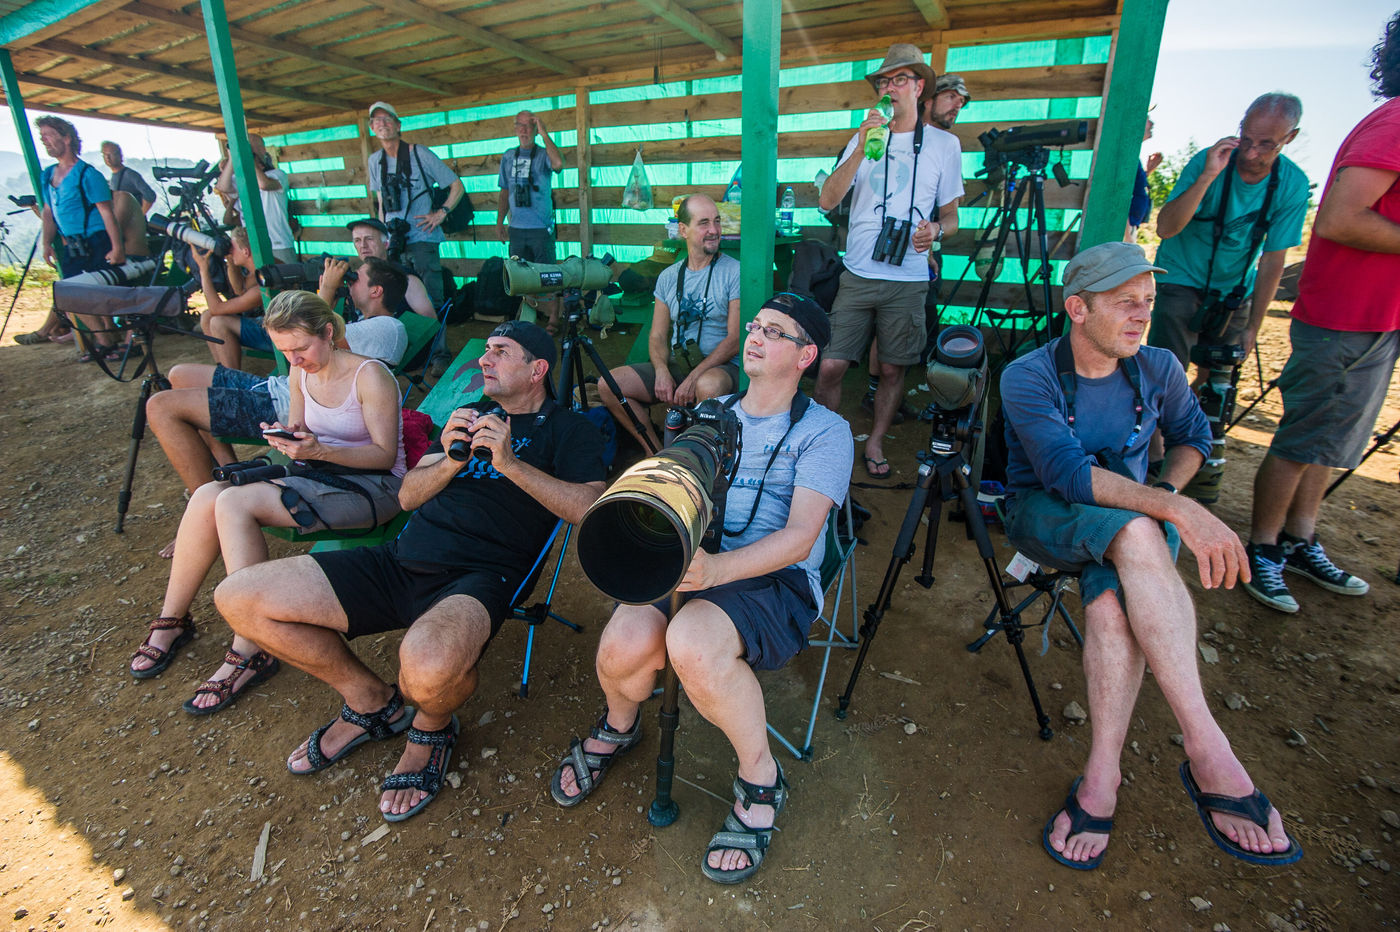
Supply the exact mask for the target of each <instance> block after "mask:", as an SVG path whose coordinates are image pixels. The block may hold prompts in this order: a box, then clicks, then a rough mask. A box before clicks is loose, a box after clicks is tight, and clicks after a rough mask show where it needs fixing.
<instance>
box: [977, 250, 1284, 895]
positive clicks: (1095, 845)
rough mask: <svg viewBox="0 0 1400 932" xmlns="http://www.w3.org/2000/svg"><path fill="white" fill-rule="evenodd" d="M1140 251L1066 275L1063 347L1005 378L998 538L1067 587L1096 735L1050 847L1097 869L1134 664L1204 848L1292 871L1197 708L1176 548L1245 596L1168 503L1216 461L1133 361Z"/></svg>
mask: <svg viewBox="0 0 1400 932" xmlns="http://www.w3.org/2000/svg"><path fill="white" fill-rule="evenodd" d="M1161 271H1162V269H1161V268H1159V267H1157V266H1154V265H1151V264H1150V263H1149V262H1148V261H1147V258H1146V257H1145V256H1144V255H1143V252H1142V249H1141V248H1140V247H1139V246H1137V245H1136V244H1133V243H1122V242H1117V243H1103V244H1100V245H1098V246H1094V247H1092V248H1090V249H1086V250H1084V251H1083V252H1081V253H1079V255H1077V256H1075V257H1074V258H1073V259H1071V260H1070V262H1069V263H1068V264H1067V265H1066V266H1065V272H1064V290H1065V313H1066V314H1067V315H1068V317H1069V319H1070V321H1071V323H1072V326H1071V328H1070V332H1069V334H1068V335H1067V336H1064V337H1061V338H1059V339H1057V340H1053V341H1051V343H1050V345H1049V346H1046V347H1042V348H1040V349H1037V350H1035V351H1033V352H1031V353H1028V354H1026V355H1025V356H1022V357H1021V358H1020V359H1018V360H1016V361H1015V362H1013V363H1012V364H1011V365H1009V366H1007V368H1006V371H1005V373H1004V374H1003V376H1002V380H1001V392H1002V404H1003V410H1004V411H1005V414H1006V440H1007V448H1008V456H1009V462H1008V465H1007V479H1008V485H1009V486H1010V496H1009V501H1008V515H1007V535H1008V536H1009V537H1010V538H1011V540H1012V542H1013V543H1014V544H1015V545H1016V546H1017V547H1018V548H1020V549H1021V550H1022V551H1023V552H1024V553H1025V554H1026V555H1027V556H1029V557H1030V558H1032V559H1033V560H1036V561H1039V562H1040V563H1043V564H1047V565H1049V566H1052V567H1055V568H1057V569H1061V570H1067V571H1071V572H1078V573H1079V574H1080V579H1079V591H1080V597H1081V601H1082V602H1083V605H1084V675H1085V679H1086V681H1087V683H1088V696H1089V715H1090V717H1091V718H1092V719H1093V729H1094V730H1093V738H1092V743H1091V745H1090V749H1089V761H1088V763H1087V765H1086V766H1085V770H1084V776H1083V777H1082V778H1080V779H1077V780H1075V781H1074V784H1073V785H1072V786H1071V788H1070V793H1069V797H1068V798H1067V799H1066V800H1065V804H1064V806H1063V807H1062V808H1061V809H1060V810H1059V811H1057V812H1056V813H1055V815H1054V816H1052V817H1051V818H1050V821H1049V822H1048V823H1046V826H1045V830H1044V832H1043V835H1042V843H1043V844H1044V846H1045V850H1046V851H1047V852H1049V854H1050V856H1051V857H1052V858H1054V859H1055V860H1056V861H1059V862H1060V863H1062V864H1065V865H1066V866H1068V867H1073V868H1076V869H1078V870H1090V869H1093V868H1095V867H1097V866H1098V865H1099V863H1100V861H1101V860H1102V858H1103V853H1104V849H1105V848H1106V847H1107V845H1108V836H1109V832H1110V831H1111V830H1112V828H1113V819H1112V814H1113V812H1114V810H1115V808H1116V807H1117V803H1118V785H1119V783H1120V781H1121V771H1120V769H1119V758H1120V757H1121V755H1122V750H1123V741H1124V738H1125V737H1126V736H1127V733H1128V726H1129V723H1130V721H1131V719H1132V715H1133V707H1134V705H1135V704H1136V702H1137V697H1138V691H1139V689H1140V688H1141V686H1142V676H1143V670H1144V668H1145V666H1150V667H1151V668H1152V673H1153V677H1154V678H1155V679H1156V681H1157V683H1158V685H1160V686H1161V688H1162V693H1163V696H1164V697H1165V698H1166V700H1167V704H1168V705H1169V706H1170V707H1171V710H1172V713H1173V714H1174V715H1175V716H1176V720H1177V722H1178V724H1179V725H1180V727H1181V732H1182V735H1183V737H1184V739H1185V740H1184V746H1185V749H1186V754H1187V757H1188V760H1187V762H1185V763H1183V764H1182V765H1181V776H1182V780H1183V782H1184V783H1185V784H1186V787H1187V791H1188V793H1190V794H1191V797H1192V799H1193V801H1195V803H1196V806H1197V810H1198V812H1199V814H1200V816H1201V819H1202V821H1203V822H1204V824H1205V826H1206V829H1207V831H1208V832H1209V834H1210V836H1211V838H1212V840H1214V841H1215V843H1216V844H1217V845H1219V846H1220V848H1221V849H1222V850H1224V851H1226V852H1227V853H1229V854H1231V855H1233V856H1235V857H1238V858H1241V859H1243V860H1245V861H1250V862H1254V863H1271V864H1285V863H1290V862H1292V861H1295V860H1297V859H1298V858H1299V857H1301V856H1302V850H1301V848H1299V846H1298V843H1297V842H1296V841H1294V840H1293V839H1291V838H1290V837H1289V836H1288V835H1287V834H1286V833H1285V831H1284V828H1283V822H1282V819H1281V817H1280V816H1279V813H1278V810H1276V809H1274V808H1273V807H1272V806H1271V805H1270V804H1269V802H1268V799H1267V798H1266V797H1264V795H1263V794H1262V793H1258V792H1257V791H1256V790H1255V788H1254V784H1253V782H1252V781H1251V780H1250V777H1249V774H1248V773H1246V772H1245V769H1244V766H1243V765H1242V764H1241V763H1240V761H1239V759H1238V758H1237V757H1236V756H1235V754H1234V752H1233V751H1232V750H1231V748H1230V743H1229V741H1228V740H1227V739H1226V737H1225V734H1224V733H1223V732H1222V731H1221V730H1220V726H1219V725H1218V724H1216V721H1215V719H1214V717H1213V716H1212V715H1211V712H1210V709H1209V707H1208V706H1207V705H1206V699H1205V694H1204V692H1203V691H1202V687H1201V680H1200V674H1199V671H1198V670H1197V667H1196V656H1195V649H1196V613H1195V609H1194V608H1193V607H1192V604H1191V596H1190V594H1189V593H1188V592H1187V589H1186V585H1185V584H1184V583H1183V582H1182V580H1181V577H1180V576H1179V575H1178V574H1177V572H1176V567H1175V551H1176V546H1177V544H1178V543H1179V542H1180V541H1184V542H1185V543H1186V546H1187V547H1189V548H1190V549H1191V551H1192V552H1193V553H1194V554H1195V555H1196V561H1197V563H1198V565H1199V569H1200V578H1201V584H1202V585H1203V586H1204V587H1206V588H1207V589H1210V588H1215V587H1218V586H1222V585H1223V586H1225V587H1226V588H1232V587H1233V586H1234V584H1235V581H1236V579H1240V580H1244V581H1248V580H1249V568H1248V563H1247V560H1246V557H1245V551H1244V547H1243V546H1242V545H1241V544H1240V540H1239V538H1238V537H1237V536H1236V535H1235V533H1234V532H1233V531H1231V530H1230V529H1229V528H1228V527H1226V526H1225V525H1224V524H1223V523H1222V522H1221V521H1220V520H1219V519H1218V518H1216V517H1215V516H1214V515H1212V514H1211V513H1210V512H1209V511H1207V510H1206V509H1205V508H1204V507H1203V506H1201V505H1200V504H1198V503H1196V502H1194V501H1192V500H1191V499H1189V498H1186V497H1185V496H1180V495H1177V494H1175V493H1176V485H1177V484H1178V483H1185V482H1186V481H1187V480H1188V479H1190V478H1191V476H1192V475H1193V474H1194V473H1195V472H1196V469H1197V468H1198V467H1199V466H1200V465H1201V462H1202V461H1203V460H1204V458H1205V454H1206V452H1207V451H1208V450H1209V448H1210V427H1209V424H1208V423H1207V421H1206V418H1205V415H1204V414H1203V413H1202V411H1201V408H1200V405H1199V404H1198V403H1197V402H1196V399H1195V397H1194V396H1193V395H1192V394H1191V390H1190V387H1189V386H1188V385H1187V383H1186V373H1185V371H1184V370H1183V369H1182V368H1181V367H1180V366H1178V365H1177V364H1176V362H1175V361H1174V360H1173V359H1172V357H1171V356H1170V355H1169V354H1168V353H1166V352H1165V351H1162V350H1159V349H1155V348H1152V347H1143V348H1140V346H1139V344H1140V343H1141V340H1142V334H1143V332H1144V330H1146V328H1147V322H1148V318H1149V316H1150V314H1151V311H1152V300H1153V296H1154V294H1155V292H1156V282H1155V281H1154V280H1153V277H1152V274H1153V273H1154V272H1161ZM1158 427H1160V428H1161V431H1162V434H1163V436H1164V437H1165V439H1166V442H1167V447H1168V449H1167V454H1166V462H1165V464H1164V465H1163V468H1162V473H1161V476H1162V478H1161V480H1159V481H1158V482H1157V483H1156V484H1155V485H1154V486H1152V487H1148V486H1145V485H1144V484H1143V480H1144V478H1145V477H1146V475H1147V445H1148V444H1147V438H1148V437H1150V436H1151V434H1152V432H1153V430H1154V429H1155V428H1158Z"/></svg>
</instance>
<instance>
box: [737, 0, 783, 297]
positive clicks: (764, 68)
mask: <svg viewBox="0 0 1400 932" xmlns="http://www.w3.org/2000/svg"><path fill="white" fill-rule="evenodd" d="M781 42H782V5H781V4H778V3H773V2H771V0H745V2H744V65H743V77H742V82H741V87H742V89H743V104H742V132H743V136H744V138H743V144H742V146H743V147H742V149H741V152H742V160H741V164H742V166H743V175H744V177H743V192H744V202H743V203H744V208H743V237H742V238H741V241H740V245H739V262H740V265H741V266H742V268H741V269H740V272H739V309H740V310H739V313H740V317H741V319H742V320H744V321H745V322H747V321H749V320H752V319H753V318H754V316H755V315H756V314H757V313H758V309H759V307H761V306H762V305H763V302H764V301H766V300H768V298H770V297H771V296H772V294H773V246H774V242H775V231H774V229H773V220H774V214H775V213H776V203H777V189H778V60H779V54H780V52H781Z"/></svg>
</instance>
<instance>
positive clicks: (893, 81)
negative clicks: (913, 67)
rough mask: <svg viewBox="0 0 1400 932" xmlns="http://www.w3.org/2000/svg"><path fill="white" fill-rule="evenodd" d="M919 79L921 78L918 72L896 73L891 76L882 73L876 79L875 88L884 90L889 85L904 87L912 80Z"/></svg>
mask: <svg viewBox="0 0 1400 932" xmlns="http://www.w3.org/2000/svg"><path fill="white" fill-rule="evenodd" d="M917 80H919V76H918V75H916V74H896V75H890V76H889V77H886V76H884V75H880V77H878V78H876V79H875V90H877V91H883V90H884V89H885V88H887V87H903V86H904V85H906V84H908V83H909V82H910V81H917Z"/></svg>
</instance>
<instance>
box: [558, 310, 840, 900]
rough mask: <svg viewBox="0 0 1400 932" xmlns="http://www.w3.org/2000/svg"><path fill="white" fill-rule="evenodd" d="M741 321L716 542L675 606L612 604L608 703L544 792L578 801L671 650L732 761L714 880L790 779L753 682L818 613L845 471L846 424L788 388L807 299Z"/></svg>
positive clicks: (602, 663)
mask: <svg viewBox="0 0 1400 932" xmlns="http://www.w3.org/2000/svg"><path fill="white" fill-rule="evenodd" d="M745 329H747V330H748V338H747V339H746V340H745V341H744V353H743V358H744V372H745V373H747V374H748V376H749V387H748V390H747V391H746V392H744V393H743V394H740V395H737V396H734V395H731V396H728V400H727V402H726V406H727V407H729V408H730V410H732V411H733V412H734V413H735V414H737V415H738V417H739V423H740V425H741V427H742V440H743V452H742V453H741V454H740V458H739V466H738V471H737V473H736V475H735V478H734V481H733V483H732V485H731V486H730V488H729V492H728V497H727V499H726V502H725V511H724V514H725V517H724V528H723V534H722V535H721V541H722V542H721V544H720V546H719V552H718V553H707V552H705V551H703V550H702V551H698V552H697V553H696V554H695V557H694V559H692V560H691V563H690V566H689V567H688V568H687V570H686V572H685V577H684V578H683V579H682V580H681V582H680V585H679V586H678V587H677V591H678V592H680V593H681V595H682V596H683V597H684V604H683V605H682V606H681V607H680V609H679V610H678V611H677V612H676V614H675V617H674V618H671V619H669V620H668V619H667V617H666V615H667V610H668V609H669V608H670V605H669V602H668V603H665V604H664V605H621V606H619V607H618V608H617V610H616V611H614V612H613V615H612V618H611V619H610V620H609V621H608V625H607V628H605V629H604V631H603V635H602V638H601V640H600V641H599V644H598V660H597V670H598V680H599V683H600V685H601V686H602V689H603V695H604V698H605V700H606V703H607V704H606V707H605V708H604V710H603V714H602V716H601V717H600V718H599V719H598V721H597V723H596V724H595V725H594V726H593V728H592V730H591V731H590V733H589V737H588V738H587V739H586V740H583V741H580V740H578V739H574V741H573V743H572V744H571V746H570V747H569V750H568V753H567V754H565V755H564V756H563V758H562V759H561V760H560V763H559V766H558V768H557V769H556V770H555V772H554V778H553V780H552V782H551V784H550V795H551V796H552V797H553V798H554V801H555V802H557V803H559V805H561V806H577V805H579V804H580V803H582V802H583V801H584V799H586V798H587V797H588V795H589V794H590V793H592V792H593V790H594V789H595V788H596V787H597V785H598V783H599V781H601V780H602V778H603V774H604V773H605V772H606V771H607V770H608V768H609V766H610V765H611V764H612V762H613V761H614V760H615V759H616V757H617V756H618V755H619V754H621V753H623V752H624V751H627V750H629V749H630V748H632V747H634V746H636V744H637V743H638V742H639V741H640V740H641V737H642V727H641V723H642V719H641V704H642V703H643V702H645V701H646V700H647V699H648V698H650V696H651V694H652V689H653V687H654V685H655V683H656V674H657V673H659V672H660V671H661V669H662V668H663V667H664V666H665V664H666V658H667V657H668V656H669V657H670V659H671V663H672V665H673V666H674V668H675V671H676V676H677V677H678V678H679V679H680V682H681V685H682V686H683V687H685V691H686V696H687V697H688V698H689V699H690V701H691V702H692V703H693V704H694V706H695V709H696V711H697V712H699V713H700V715H701V716H702V717H703V718H705V720H706V721H709V722H712V723H713V724H714V725H715V726H716V727H718V728H719V729H720V730H721V731H722V732H724V736H725V738H726V739H728V741H729V743H730V744H731V745H732V746H733V748H734V751H735V754H736V756H737V757H738V762H739V766H738V769H739V773H738V777H737V779H736V780H735V781H734V784H733V786H734V794H735V797H736V801H735V803H734V806H733V807H732V809H731V811H730V812H729V813H728V815H727V816H726V817H725V820H724V827H723V828H722V829H721V830H720V831H719V833H718V834H716V835H715V836H714V837H713V838H712V839H710V844H709V846H708V848H707V850H706V852H705V854H704V856H703V857H702V858H701V861H700V869H701V871H703V872H704V874H705V876H707V877H709V878H710V879H711V880H714V881H716V882H718V883H724V884H736V883H741V882H743V881H745V880H747V879H748V878H749V877H750V876H751V875H752V874H753V873H754V871H756V870H758V867H759V865H760V864H761V863H762V862H763V859H764V854H765V852H766V851H767V850H768V844H769V841H770V840H771V839H772V836H773V831H774V827H773V822H774V819H775V818H776V816H777V815H778V813H780V812H781V811H782V809H783V806H784V804H785V803H786V802H787V796H788V785H787V781H786V780H784V779H783V771H782V768H781V767H779V766H778V762H777V760H775V759H774V757H773V754H772V752H771V751H770V750H769V748H768V733H767V717H766V713H765V711H764V705H763V688H762V686H761V684H760V683H759V681H758V678H757V677H756V676H755V675H754V670H776V669H778V668H780V667H782V666H783V665H785V664H786V663H787V662H788V660H790V659H791V658H792V657H793V656H795V655H796V654H797V652H798V651H800V650H801V649H802V648H804V647H806V646H807V632H808V630H809V629H810V628H811V626H812V623H813V622H814V621H815V620H816V618H817V615H818V613H819V612H820V611H821V604H822V591H821V584H820V581H819V573H820V570H821V565H822V557H823V556H824V554H825V545H826V537H825V532H824V529H825V527H826V519H827V515H828V514H829V513H830V512H831V509H832V507H833V506H834V505H836V504H838V503H840V502H841V501H842V500H844V499H845V497H846V488H847V485H848V483H849V482H850V475H851V459H852V456H853V453H852V447H851V430H850V427H849V426H848V425H847V424H846V422H845V421H843V420H842V419H841V418H840V417H839V416H838V415H836V414H833V413H832V412H831V411H828V410H827V409H826V408H823V407H822V406H821V405H819V404H813V403H811V401H810V399H808V398H807V396H805V395H803V394H802V392H801V391H799V390H798V382H799V380H800V379H801V378H802V376H803V374H804V373H805V372H806V371H807V370H809V369H811V368H812V367H813V366H816V365H817V364H818V362H819V360H820V358H821V354H822V349H823V348H824V347H825V345H826V342H827V340H828V338H829V337H830V335H831V325H830V323H829V322H828V320H827V315H826V312H825V311H824V310H823V309H822V308H821V306H820V305H818V304H817V303H816V302H815V301H813V300H812V299H811V298H807V297H803V296H799V295H794V294H786V293H784V294H778V295H774V296H773V297H772V298H769V299H768V300H767V301H765V302H764V303H763V307H761V308H760V309H759V311H758V313H757V315H755V317H754V319H753V320H752V321H750V322H749V323H748V324H747V325H746V327H745Z"/></svg>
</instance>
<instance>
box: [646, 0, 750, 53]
mask: <svg viewBox="0 0 1400 932" xmlns="http://www.w3.org/2000/svg"><path fill="white" fill-rule="evenodd" d="M637 2H638V3H639V4H640V5H641V6H643V7H645V8H646V9H648V10H650V11H651V12H653V13H655V14H656V15H657V16H660V17H661V18H662V19H664V20H665V21H666V22H668V23H670V24H671V25H672V26H675V27H676V28H677V29H679V30H680V31H681V32H684V33H685V34H686V35H688V36H690V37H691V38H693V39H696V40H698V41H699V42H702V43H704V44H705V45H708V46H709V47H710V48H712V49H714V50H715V54H716V56H718V57H719V59H720V61H723V60H724V59H726V58H738V57H739V47H738V46H737V45H735V44H734V42H733V41H732V40H731V39H730V38H729V37H728V36H726V35H725V34H724V33H722V32H720V31H719V30H718V29H716V28H715V27H714V26H711V25H710V24H709V23H707V22H706V21H705V20H703V19H701V18H700V17H699V16H696V15H695V14H694V13H692V12H691V11H690V10H688V9H686V8H685V7H683V6H681V5H680V4H678V3H675V2H673V0H637Z"/></svg>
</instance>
